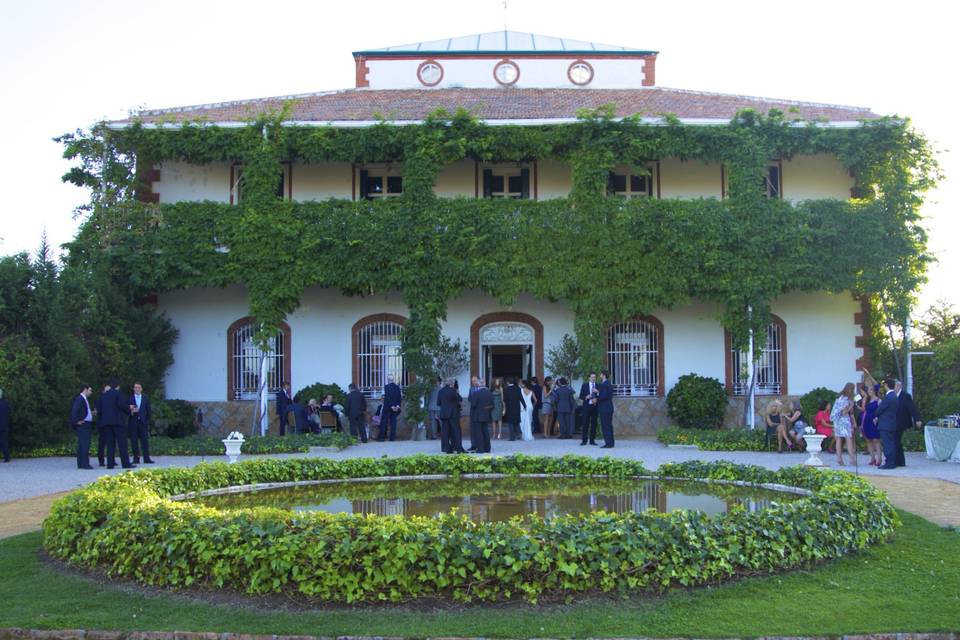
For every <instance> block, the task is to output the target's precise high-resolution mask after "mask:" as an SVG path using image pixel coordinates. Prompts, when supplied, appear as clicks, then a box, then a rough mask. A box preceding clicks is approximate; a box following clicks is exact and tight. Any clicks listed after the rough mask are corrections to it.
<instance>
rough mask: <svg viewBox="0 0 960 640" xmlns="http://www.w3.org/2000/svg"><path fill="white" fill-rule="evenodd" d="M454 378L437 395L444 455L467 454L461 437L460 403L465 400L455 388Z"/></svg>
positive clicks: (441, 445) (441, 446) (441, 443)
mask: <svg viewBox="0 0 960 640" xmlns="http://www.w3.org/2000/svg"><path fill="white" fill-rule="evenodd" d="M453 383H454V380H453V378H448V379H447V381H446V383H445V384H444V385H443V389H440V393H438V394H437V400H438V402H439V403H440V449H441V450H442V451H443V452H444V453H465V451H464V450H463V442H462V436H461V435H460V403H461V402H463V398H461V397H460V394H459V393H457V390H456V389H454V388H453Z"/></svg>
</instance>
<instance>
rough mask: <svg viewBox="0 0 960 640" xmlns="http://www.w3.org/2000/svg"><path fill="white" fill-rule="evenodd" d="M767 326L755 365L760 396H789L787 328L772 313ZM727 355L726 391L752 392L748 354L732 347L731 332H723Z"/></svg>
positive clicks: (740, 394)
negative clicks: (787, 394)
mask: <svg viewBox="0 0 960 640" xmlns="http://www.w3.org/2000/svg"><path fill="white" fill-rule="evenodd" d="M770 319H771V322H770V324H768V325H767V333H766V336H765V338H766V340H765V343H764V345H763V349H761V351H760V356H759V357H758V358H757V361H756V362H755V363H754V375H755V377H756V391H755V393H756V394H757V395H769V396H780V395H786V393H787V325H786V323H785V322H784V321H783V320H782V319H781V318H779V317H778V316H775V315H773V314H771V315H770ZM724 343H725V345H724V346H725V349H726V355H727V358H726V359H727V367H726V369H727V391H728V392H729V393H732V394H733V395H735V396H743V395H746V394H747V393H749V391H750V376H749V374H748V371H749V369H748V365H749V360H748V359H749V357H750V356H749V354H748V353H747V352H746V350H745V349H736V348H734V347H733V339H732V337H731V335H730V332H729V331H725V332H724Z"/></svg>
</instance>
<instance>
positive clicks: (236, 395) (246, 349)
mask: <svg viewBox="0 0 960 640" xmlns="http://www.w3.org/2000/svg"><path fill="white" fill-rule="evenodd" d="M257 329H258V325H257V322H256V320H255V319H254V318H250V317H247V318H241V319H240V320H237V321H236V322H234V323H233V324H231V325H230V328H229V329H228V330H227V399H228V400H253V399H255V398H256V397H257V393H258V392H259V390H260V356H261V355H262V351H261V350H260V347H259V346H258V345H257V343H256V341H255V340H254V336H255V335H256V333H257ZM266 380H267V391H268V392H269V393H276V391H277V390H278V389H279V388H280V386H281V385H282V384H283V383H284V382H289V381H290V327H289V326H288V325H287V324H286V323H285V322H281V323H280V329H279V330H278V331H277V334H276V335H274V336H272V337H271V338H270V339H269V341H268V346H267V378H266Z"/></svg>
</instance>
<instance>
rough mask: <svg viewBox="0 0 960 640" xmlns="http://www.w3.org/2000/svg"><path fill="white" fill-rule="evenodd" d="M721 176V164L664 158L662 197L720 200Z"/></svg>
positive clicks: (661, 172) (662, 162) (661, 185)
mask: <svg viewBox="0 0 960 640" xmlns="http://www.w3.org/2000/svg"><path fill="white" fill-rule="evenodd" d="M720 176H721V172H720V165H719V164H707V163H705V162H703V161H701V160H686V161H684V160H680V159H679V158H664V159H662V160H661V161H660V197H661V198H720V197H721V196H722V189H721V183H720Z"/></svg>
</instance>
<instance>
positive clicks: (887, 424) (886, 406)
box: [873, 378, 899, 469]
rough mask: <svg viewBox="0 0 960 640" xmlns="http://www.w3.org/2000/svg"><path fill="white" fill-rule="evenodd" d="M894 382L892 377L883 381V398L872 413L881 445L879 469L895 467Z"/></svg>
mask: <svg viewBox="0 0 960 640" xmlns="http://www.w3.org/2000/svg"><path fill="white" fill-rule="evenodd" d="M895 386H896V385H895V383H894V382H893V379H892V378H887V379H886V380H884V381H883V388H884V389H885V390H886V393H885V394H884V396H883V400H881V401H880V404H879V405H877V410H876V412H875V413H874V417H873V419H874V421H875V422H876V424H877V430H878V431H879V432H880V443H881V444H882V445H883V464H882V465H880V467H879V468H880V469H896V468H897V440H898V438H897V413H898V406H897V405H898V404H899V400H898V399H897V392H896V391H895V390H894V387H895Z"/></svg>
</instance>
